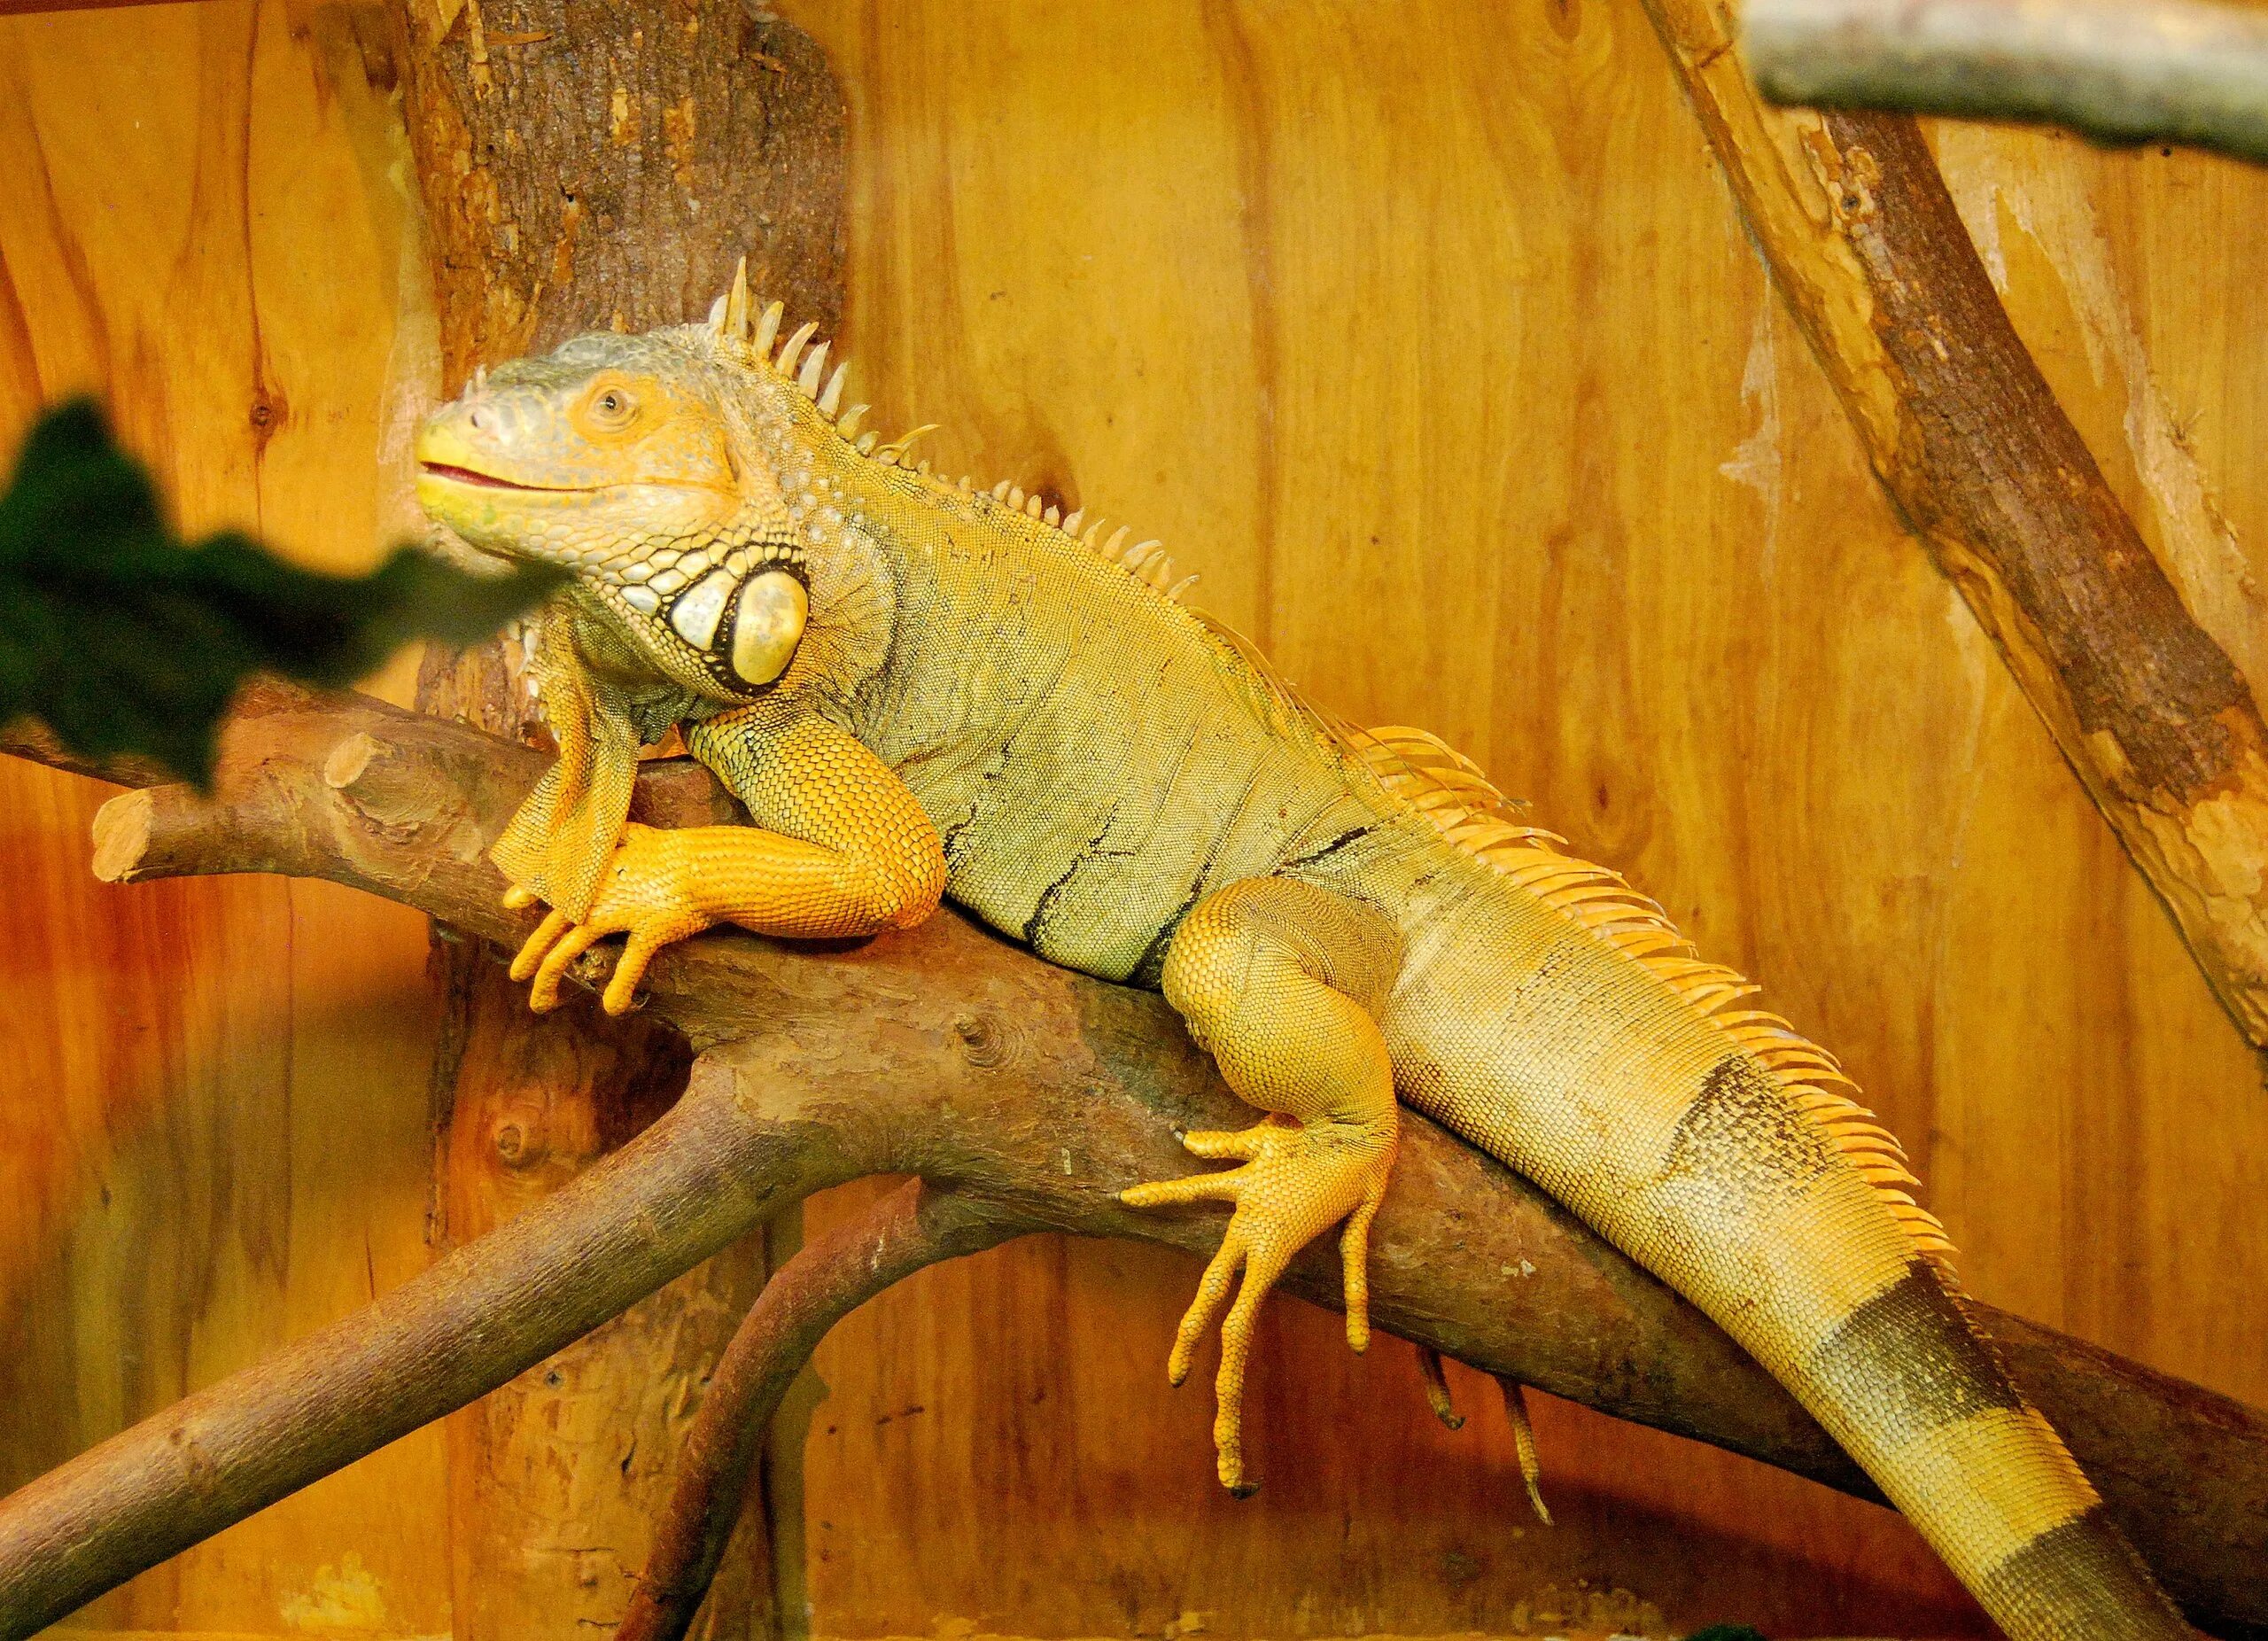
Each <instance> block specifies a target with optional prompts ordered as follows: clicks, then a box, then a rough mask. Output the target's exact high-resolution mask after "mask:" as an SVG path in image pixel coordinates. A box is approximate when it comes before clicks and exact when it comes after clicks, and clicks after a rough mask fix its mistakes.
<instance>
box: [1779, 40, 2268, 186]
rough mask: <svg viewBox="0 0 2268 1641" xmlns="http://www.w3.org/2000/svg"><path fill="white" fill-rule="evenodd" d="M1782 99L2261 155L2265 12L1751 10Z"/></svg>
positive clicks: (2265, 129) (2266, 119)
mask: <svg viewBox="0 0 2268 1641" xmlns="http://www.w3.org/2000/svg"><path fill="white" fill-rule="evenodd" d="M1741 47H1742V50H1743V51H1744V52H1745V54H1746V55H1747V58H1748V61H1749V66H1750V67H1751V69H1752V70H1753V71H1754V72H1755V74H1756V81H1757V83H1758V84H1759V85H1760V86H1762V87H1763V88H1764V94H1765V95H1766V96H1767V97H1770V98H1772V99H1773V101H1775V102H1779V103H1811V104H1821V105H1833V106H1836V107H1842V108H1881V109H1891V110H1903V111H1904V112H1907V113H1923V114H1962V115H1967V116H1969V118H1971V119H1980V120H2040V121H2053V122H2054V123H2056V124H2058V125H2067V126H2070V127H2071V128H2073V129H2074V130H2078V131H2082V132H2085V134H2086V135H2087V136H2092V137H2094V138H2096V139H2097V140H2099V141H2102V142H2110V143H2145V142H2158V141H2164V142H2172V143H2189V144H2196V145H2197V146H2198V147H2201V148H2210V149H2216V150H2218V152H2222V153H2225V154H2235V155H2237V156H2239V157H2241V158H2242V159H2261V160H2268V16H2264V15H2263V14H2262V13H2261V12H2260V11H2259V10H2258V9H2257V8H2256V7H2252V6H2246V5H2227V4H2218V3H2217V0H1907V4H1899V5H1886V4H1883V0H1747V4H1745V5H1744V6H1743V7H1742V9H1741Z"/></svg>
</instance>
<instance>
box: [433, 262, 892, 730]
mask: <svg viewBox="0 0 2268 1641" xmlns="http://www.w3.org/2000/svg"><path fill="white" fill-rule="evenodd" d="M778 315H779V309H778V308H777V307H774V308H773V309H772V310H771V311H770V312H769V313H768V314H766V315H765V323H764V326H763V329H764V330H765V331H776V329H777V327H778V323H779V320H778ZM806 334H807V333H806ZM771 339H772V338H770V337H769V336H765V337H764V338H763V342H762V345H760V346H759V345H757V343H756V342H754V341H753V340H752V338H751V337H750V316H749V299H748V292H747V281H746V276H745V271H743V273H742V276H741V278H740V279H739V280H738V281H737V282H736V283H735V284H734V290H733V292H732V294H731V295H730V296H728V297H725V298H720V299H718V307H717V309H716V311H715V312H714V313H713V314H712V315H711V322H710V323H707V324H703V325H680V326H672V327H670V328H668V329H664V330H659V331H649V332H648V333H646V334H645V335H642V336H617V335H613V334H610V333H599V334H594V335H590V336H581V337H577V338H574V339H573V340H572V341H570V342H568V343H566V344H564V345H563V346H561V347H560V348H559V349H558V350H557V351H556V352H555V353H552V354H547V355H545V356H543V357H541V358H535V359H520V360H515V361H513V362H510V363H509V364H505V365H500V366H498V367H497V368H496V369H494V370H492V371H488V372H486V373H485V374H478V373H477V374H476V375H475V377H474V378H473V380H472V382H471V383H470V385H468V386H467V388H466V390H465V392H464V393H462V395H461V396H460V397H459V398H457V399H456V400H455V401H453V402H451V403H449V404H447V405H444V406H442V407H441V408H439V410H437V411H435V412H434V413H433V414H432V416H430V417H428V418H427V420H426V422H425V424H424V425H423V427H422V428H421V429H420V430H419V432H418V437H417V462H418V475H417V499H418V500H419V502H422V503H423V505H424V508H425V510H426V511H427V512H428V513H430V514H431V516H432V517H434V518H435V519H437V520H438V521H439V522H440V523H442V524H444V525H447V526H448V527H449V528H450V529H452V530H454V532H455V533H457V534H458V535H460V536H462V538H463V539H464V540H465V541H468V542H470V544H471V545H472V546H474V547H476V548H481V549H482V550H484V551H486V552H490V553H494V554H498V555H501V556H506V557H511V558H524V559H537V560H541V561H543V562H546V563H549V564H558V565H561V566H563V567H564V568H566V569H568V570H570V571H571V572H573V573H574V574H575V576H576V578H577V579H579V581H581V582H583V583H584V584H585V585H586V587H590V588H592V589H594V590H595V591H596V592H597V593H598V595H600V597H601V598H602V602H604V603H606V604H607V606H608V607H609V608H610V610H612V611H614V613H615V614H616V616H617V618H619V619H620V620H621V621H622V622H623V623H624V624H625V626H628V627H629V628H630V629H631V630H632V632H633V634H634V635H636V636H637V637H638V638H639V639H640V641H641V648H643V649H647V650H648V652H649V653H650V654H653V655H654V656H655V657H656V659H657V660H658V661H660V662H661V663H662V664H663V665H664V666H665V667H666V668H667V669H668V670H670V671H671V672H672V673H675V674H677V675H678V676H680V679H681V680H682V681H687V682H689V683H694V684H696V685H702V684H703V682H704V681H705V683H706V684H710V685H713V686H715V688H716V689H718V690H719V691H721V692H723V693H725V694H726V695H732V694H735V693H741V692H744V691H746V690H747V689H750V688H758V687H761V686H763V685H765V684H768V683H770V682H771V681H773V680H774V679H776V678H778V677H779V676H780V674H781V672H782V671H783V670H784V669H785V668H786V666H787V665H788V661H789V660H790V659H791V658H792V657H793V656H794V654H795V652H796V647H797V645H798V643H799V642H801V640H802V638H803V636H804V627H805V624H806V622H807V621H808V620H809V619H810V618H811V603H812V593H811V588H812V586H813V583H814V580H815V579H823V578H822V577H818V576H815V572H817V571H819V570H821V569H823V568H824V566H823V565H822V564H820V562H819V561H820V560H822V559H823V558H825V557H826V556H827V554H828V552H829V549H830V548H831V547H832V546H833V545H834V544H835V543H834V540H833V538H832V537H830V536H829V534H828V533H827V532H828V528H829V526H830V525H832V526H837V527H839V526H840V525H841V524H842V522H843V512H842V511H841V510H840V509H834V508H830V507H828V506H827V505H826V498H825V494H823V493H825V492H827V491H828V490H829V489H831V488H833V486H834V480H833V479H832V478H830V477H829V473H828V471H822V470H830V471H831V464H832V465H834V466H839V465H840V464H841V463H843V461H845V460H855V459H856V457H855V453H853V452H852V450H851V447H850V444H849V443H848V441H847V439H845V438H844V437H843V432H842V430H841V429H839V428H838V427H837V426H836V425H835V424H834V421H833V416H832V413H833V411H834V409H835V405H834V404H833V403H832V402H822V401H832V400H833V399H834V398H835V397H838V396H839V394H840V391H841V388H840V383H839V381H838V382H836V383H835V384H832V385H830V388H829V390H828V392H827V393H824V394H817V393H814V391H813V389H812V386H811V385H810V384H809V383H808V382H807V381H806V382H804V383H803V384H802V385H799V384H798V381H797V378H796V377H794V376H793V375H792V374H790V373H788V371H787V370H784V369H780V368H776V367H774V366H773V363H772V362H771V360H770V358H769V354H768V346H769V343H770V341H771ZM793 346H795V347H796V351H798V352H800V351H801V339H793ZM819 351H820V352H822V353H823V351H824V349H823V347H822V349H820V350H819ZM783 357H784V354H783ZM804 374H805V376H806V377H809V376H810V375H811V374H812V373H811V372H810V371H809V370H808V369H807V370H806V371H805V373H804ZM846 420H847V418H846ZM836 447H839V449H838V448H836ZM835 533H836V534H837V535H839V534H840V531H839V528H838V529H837V530H836V532H835Z"/></svg>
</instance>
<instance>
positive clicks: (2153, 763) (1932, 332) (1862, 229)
mask: <svg viewBox="0 0 2268 1641" xmlns="http://www.w3.org/2000/svg"><path fill="white" fill-rule="evenodd" d="M1645 4H1646V9H1647V11H1648V12H1650V13H1651V15H1652V17H1653V19H1654V23H1655V26H1656V27H1657V28H1658V30H1659V31H1660V34H1661V36H1662V39H1663V42H1664V43H1665V44H1666V46H1667V47H1668V49H1669V53H1670V57H1671V59H1672V61H1673V62H1674V65H1675V66H1676V67H1677V69H1678V72H1679V73H1680V74H1681V75H1682V77H1683V79H1684V82H1685V87H1686V89H1687V91H1688V92H1689V95H1690V96H1691V98H1692V102H1693V107H1694V110H1695V112H1696V113H1697V114H1698V115H1699V116H1700V120H1701V124H1702V127H1703V128H1704V129H1705V131H1706V132H1707V133H1708V136H1709V140H1710V142H1711V144H1713V146H1714V148H1715V149H1716V152H1717V158H1718V159H1719V160H1720V162H1721V163H1722V164H1723V167H1724V170H1725V175H1726V176H1727V178H1728V180H1729V181H1730V183H1731V184H1732V189H1733V193H1734V195H1735V197H1736V198H1737V199H1738V200H1739V202H1740V206H1741V209H1742V210H1743V212H1744V213H1745V214H1746V216H1747V219H1748V223H1749V227H1750V229H1751V232H1753V233H1754V235H1755V237H1756V241H1757V244H1758V245H1759V247H1761V249H1762V250H1763V252H1764V255H1765V257H1766V259H1767V261H1769V262H1770V264H1771V267H1772V272H1773V276H1774V278H1775V280H1776V281H1777V283H1778V284H1779V287H1780V290H1781V292H1782V294H1783V295H1784V296H1785V297H1786V298H1787V300H1788V305H1789V307H1790V309H1792V310H1793V312H1794V314H1795V316H1796V321H1797V323H1798V324H1799V325H1801V326H1802V327H1803V330H1804V333H1805V335H1806V337H1807V338H1809V340H1810V342H1811V345H1812V348H1813V351H1814V353H1816V354H1818V356H1819V359H1820V362H1821V364H1823V365H1824V366H1825V367H1826V369H1827V374H1828V377H1829V379H1830V380H1832V381H1833V383H1834V384H1835V387H1836V391H1837V393H1839V394H1840V395H1841V396H1842V399H1843V405H1844V408H1845V410H1846V411H1848V412H1849V414H1850V416H1851V421H1852V425H1853V426H1855V427H1856V428H1857V430H1858V433H1859V438H1860V442H1861V443H1862V444H1863V445H1864V446H1865V447H1866V452H1867V457H1868V461H1869V462H1871V463H1873V465H1874V470H1875V473H1876V477H1877V478H1880V479H1881V480H1882V484H1883V487H1884V489H1885V490H1887V491H1888V492H1889V493H1890V496H1891V501H1892V502H1894V503H1895V504H1896V506H1897V507H1898V509H1899V511H1900V512H1901V513H1903V514H1904V515H1905V517H1906V519H1907V523H1908V524H1909V525H1912V526H1913V528H1914V529H1915V531H1916V532H1917V533H1919V534H1920V536H1921V537H1922V542H1923V544H1924V545H1925V546H1927V547H1928V548H1929V549H1930V553H1931V555H1932V556H1934V557H1935V559H1936V561H1937V564H1938V568H1939V569H1940V570H1942V571H1943V572H1945V573H1946V576H1947V577H1948V578H1949V579H1951V580H1952V581H1953V585H1954V586H1955V587H1958V588H1959V589H1960V591H1961V596H1962V597H1963V598H1965V599H1966V600H1967V601H1968V602H1969V608H1970V610H1972V611H1975V613H1976V615H1977V619H1978V620H1979V621H1980V622H1982V623H1983V624H1984V626H1985V631H1986V632H1987V633H1988V634H1991V635H1992V642H1994V643H1995V644H1996V645H1998V646H1999V647H2000V654H2001V656H2002V657H2004V658H2005V659H2006V660H2007V662H2008V669H2009V671H2010V672H2012V673H2015V674H2016V682H2017V683H2018V684H2019V685H2020V686H2021V687H2022V688H2023V692H2024V694H2025V696H2027V697H2028V698H2029V699H2030V700H2031V704H2032V707H2033V709H2034V710H2035V711H2036V712H2039V716H2040V718H2041V719H2043V720H2044V721H2045V722H2046V724H2047V729H2048V733H2049V734H2051V735H2054V737H2055V743H2056V745H2057V746H2058V747H2059V748H2060V749H2061V750H2062V753H2063V756H2064V758H2066V759H2068V760H2069V761H2070V766H2071V768H2072V771H2073V772H2074V773H2075V774H2078V777H2079V781H2080V783H2081V784H2082V785H2084V786H2085V788H2086V789H2087V793H2088V795H2089V796H2090V797H2093V799H2094V801H2095V805H2096V806H2097V807H2098V808H2099V809H2101V811H2102V814H2103V818H2104V819H2105V820H2107V821H2109V822H2110V825H2111V829H2112V830H2113V831H2115V832H2116V833H2117V835H2118V839H2119V841H2120V842H2121V843H2122V844H2124V845H2125V847H2126V852H2127V853H2128V854H2129V855H2131V856H2132V858H2133V860H2134V864H2135V865H2136V866H2138V867H2140V868H2141V871H2142V875H2143V876H2144V877H2145V878H2147V879H2148V882H2149V883H2150V886H2151V887H2152V888H2153V889H2155V890H2157V892H2158V894H2159V896H2160V898H2163V900H2164V902H2165V905H2166V907H2167V909H2168V910H2169V911H2171V913H2172V914H2173V919H2174V922H2175V923H2176V924H2177V925H2179V928H2180V930H2181V934H2182V937H2183V938H2184V939H2185V940H2186V941H2187V942H2188V944H2189V949H2190V951H2191V953H2193V954H2194V956H2195V958H2196V960H2197V963H2198V966H2199V967H2200V968H2202V969H2203V970H2204V973H2205V978H2206V979H2207V981H2208V982H2210V984H2211V985H2212V987H2213V990H2214V991H2215V992H2216V993H2217V994H2218V996H2219V998H2220V999H2221V1002H2222V1004H2223V1005H2224V1006H2225V1007H2226V1008H2227V1009H2228V1011H2229V1013H2230V1015H2232V1016H2233V1018H2234V1019H2235V1021H2236V1023H2237V1025H2238V1028H2239V1029H2240V1030H2242V1031H2243V1032H2244V1034H2245V1036H2246V1037H2247V1038H2249V1040H2250V1041H2251V1042H2252V1044H2253V1045H2254V1046H2256V1047H2259V1048H2268V727H2264V725H2263V723H2262V721H2261V716H2260V709H2259V706H2258V704H2256V702H2255V700H2254V699H2253V695H2252V691H2251V689H2250V688H2249V686H2248V684H2247V683H2246V681H2245V679H2244V676H2243V674H2242V673H2240V672H2239V671H2238V670H2237V668H2236V666H2235V665H2234V664H2233V662H2232V661H2231V660H2230V659H2229V657H2228V656H2227V655H2226V654H2225V652H2224V651H2223V650H2222V649H2221V647H2220V646H2219V645H2218V643H2216V642H2214V640H2213V638H2212V636H2211V635H2210V634H2208V633H2206V632H2205V631H2204V629H2203V628H2202V627H2200V626H2198V625H2197V623H2196V622H2195V621H2194V620H2193V619H2191V618H2190V616H2189V612H2188V611H2186V609H2184V608H2183V606H2182V602H2181V598H2180V595H2179V594H2178V593H2177V592H2176V591H2175V590H2174V587H2173V585H2172V583H2171V581H2169V580H2168V579H2166V575H2165V572H2164V571H2163V569H2161V568H2160V566H2159V564H2158V563H2157V561H2156V560H2155V558H2153V557H2152V556H2150V551H2149V548H2148V546H2146V545H2145V544H2144V542H2143V541H2142V539H2141V537H2140V535H2139V534H2138V533H2136V532H2135V529H2134V524H2133V521H2132V519H2131V518H2129V517H2127V516H2126V511H2125V509H2124V508H2123V507H2122V506H2121V505H2120V504H2119V502H2118V498H2117V496H2116V495H2114V494H2112V493H2111V490H2110V487H2109V485H2108V484H2106V483H2105V482H2104V481H2103V477H2102V474H2101V471H2100V470H2099V469H2098V468H2097V467H2096V466H2095V463H2094V458H2093V456H2092V455H2089V454H2088V451H2087V447H2086V445H2085V442H2084V441H2083V440H2081V439H2080V438H2079V435H2078V431H2077V430H2076V429H2075V428H2073V427H2072V425H2071V423H2070V418H2069V417H2067V416H2065V415H2064V414H2063V411H2062V407H2061V406H2060V405H2058V404H2057V403H2056V402H2055V396H2054V393H2051V392H2049V390H2048V387H2047V382H2046V381H2045V380H2044V379H2043V378H2042V377H2041V376H2040V374H2039V368H2038V367H2037V366H2036V365H2034V364H2033V362H2032V360H2031V354H2028V353H2026V352H2025V351H2024V346H2023V342H2022V341H2021V340H2020V339H2019V338H2017V336H2016V331H2015V330H2014V328H2013V327H2012V326H2011V325H2010V324H2009V323H2008V315H2007V314H2006V313H2005V312H2003V311H2002V309H2001V307H2000V297H1999V295H1998V293H1997V292H1994V290H1993V288H1992V280H1991V278H1990V276H1988V275H1987V274H1986V273H1985V267H1984V264H1983V263H1982V262H1981V261H1978V260H1977V250H1976V247H1975V246H1974V245H1972V244H1970V242H1969V233H1968V230H1967V229H1966V228H1964V227H1963V226H1962V224H1961V216H1960V214H1959V213H1958V212H1957V211H1955V210H1954V208H1953V199H1952V198H1951V196H1950V195H1948V194H1947V193H1946V185H1945V180H1944V178H1942V177H1941V176H1939V175H1938V167H1937V164H1936V161H1935V160H1934V159H1931V157H1930V151H1929V148H1928V146H1927V145H1926V144H1924V143H1923V142H1922V135H1921V132H1920V130H1919V129H1918V128H1916V127H1915V123H1914V121H1912V120H1911V119H1909V118H1907V117H1905V116H1902V115H1895V114H1876V113H1827V114H1824V115H1820V114H1810V113H1775V111H1772V110H1768V109H1767V108H1765V107H1764V106H1763V105H1762V104H1761V103H1760V102H1759V100H1758V98H1757V96H1756V92H1755V90H1754V89H1753V87H1752V86H1751V84H1750V82H1749V79H1748V76H1747V74H1745V73H1744V71H1743V69H1742V68H1741V66H1740V64H1739V62H1738V60H1737V58H1736V56H1735V55H1734V52H1733V50H1732V42H1731V40H1730V38H1729V37H1728V34H1727V23H1726V19H1725V12H1724V8H1723V6H1722V5H1721V4H1718V0H1645Z"/></svg>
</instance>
